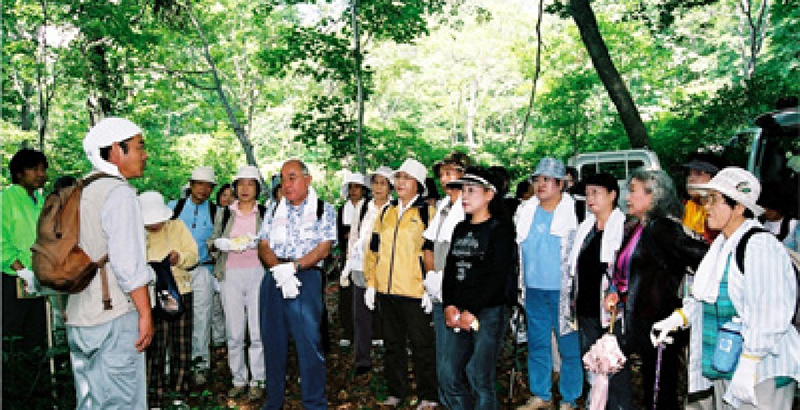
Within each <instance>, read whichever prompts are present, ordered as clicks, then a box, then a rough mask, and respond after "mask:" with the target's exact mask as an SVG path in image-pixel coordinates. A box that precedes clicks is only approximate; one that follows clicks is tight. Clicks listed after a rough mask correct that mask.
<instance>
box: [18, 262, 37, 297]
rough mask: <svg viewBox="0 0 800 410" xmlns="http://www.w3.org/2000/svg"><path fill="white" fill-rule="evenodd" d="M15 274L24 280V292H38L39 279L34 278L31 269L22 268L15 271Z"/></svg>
mask: <svg viewBox="0 0 800 410" xmlns="http://www.w3.org/2000/svg"><path fill="white" fill-rule="evenodd" d="M17 276H19V277H20V278H22V280H24V281H25V292H28V293H30V294H35V293H39V280H37V279H36V276H35V275H34V274H33V271H31V270H30V269H28V268H22V269H20V270H18V271H17Z"/></svg>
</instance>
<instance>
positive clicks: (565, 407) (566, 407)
mask: <svg viewBox="0 0 800 410" xmlns="http://www.w3.org/2000/svg"><path fill="white" fill-rule="evenodd" d="M575 409H577V407H575V406H573V405H571V404H569V403H567V402H563V403H561V405H560V406H558V410H575Z"/></svg>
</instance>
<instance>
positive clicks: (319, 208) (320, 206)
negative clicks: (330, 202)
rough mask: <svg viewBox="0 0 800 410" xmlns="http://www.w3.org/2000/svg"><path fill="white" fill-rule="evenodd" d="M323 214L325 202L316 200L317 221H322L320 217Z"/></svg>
mask: <svg viewBox="0 0 800 410" xmlns="http://www.w3.org/2000/svg"><path fill="white" fill-rule="evenodd" d="M324 214H325V202H322V200H321V199H319V198H317V220H318V221H321V220H322V215H324Z"/></svg>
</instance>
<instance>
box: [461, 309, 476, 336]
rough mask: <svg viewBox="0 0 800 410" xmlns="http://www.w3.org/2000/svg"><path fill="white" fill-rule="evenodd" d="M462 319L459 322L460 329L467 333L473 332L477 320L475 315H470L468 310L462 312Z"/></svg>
mask: <svg viewBox="0 0 800 410" xmlns="http://www.w3.org/2000/svg"><path fill="white" fill-rule="evenodd" d="M460 319H461V320H459V321H458V327H459V328H460V329H462V330H466V331H467V332H469V331H470V330H472V322H474V321H475V320H477V318H476V317H475V315H473V314H472V313H470V312H469V311H467V310H465V311H463V312H461V318H460Z"/></svg>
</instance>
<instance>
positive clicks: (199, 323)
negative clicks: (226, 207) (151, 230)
mask: <svg viewBox="0 0 800 410" xmlns="http://www.w3.org/2000/svg"><path fill="white" fill-rule="evenodd" d="M216 183H217V179H216V177H215V176H214V168H211V167H207V166H199V167H197V168H195V169H194V171H192V176H191V177H190V178H189V196H188V198H181V199H179V200H177V201H170V203H169V207H170V208H172V211H173V214H172V219H180V220H182V221H183V223H184V224H186V226H187V227H188V228H189V231H190V232H191V233H192V237H193V238H194V241H195V242H196V243H197V251H198V255H199V257H198V262H197V266H195V267H194V268H193V269H191V270H189V272H190V273H191V275H192V290H193V293H194V295H193V298H194V299H193V300H192V309H193V315H194V317H193V318H192V358H193V359H199V360H197V361H196V363H197V372H195V374H194V382H195V384H198V385H201V384H205V382H206V372H207V371H208V368H209V364H210V363H211V360H210V359H211V358H210V356H211V355H210V351H209V343H210V342H211V307H212V303H213V300H214V299H213V297H214V284H213V280H214V279H213V277H212V273H213V272H214V261H213V260H212V259H211V255H210V254H209V252H208V246H206V241H208V239H209V238H210V237H211V232H212V231H213V229H214V217H215V216H216V211H217V207H216V206H215V205H214V203H213V202H211V201H210V200H209V199H208V198H209V197H210V196H211V190H213V189H214V185H215V184H216Z"/></svg>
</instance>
